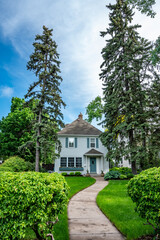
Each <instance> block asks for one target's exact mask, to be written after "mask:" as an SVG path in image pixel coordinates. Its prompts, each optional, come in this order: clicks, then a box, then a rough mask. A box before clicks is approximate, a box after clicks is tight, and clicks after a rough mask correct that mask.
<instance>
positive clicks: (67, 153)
mask: <svg viewBox="0 0 160 240" xmlns="http://www.w3.org/2000/svg"><path fill="white" fill-rule="evenodd" d="M66 137H74V138H75V137H76V138H77V148H75V147H68V148H66ZM66 137H64V136H63V137H62V136H59V140H60V141H61V144H62V150H61V153H60V157H67V158H68V157H74V158H76V157H81V158H82V167H83V168H84V170H83V171H82V174H86V172H87V169H88V170H89V172H90V157H89V156H85V155H84V154H85V153H87V152H88V151H89V150H91V148H87V138H88V137H89V138H92V137H93V138H94V137H95V136H66ZM94 149H96V150H97V151H99V152H101V153H103V156H104V157H101V156H93V157H96V168H97V174H100V173H101V170H103V172H108V171H109V163H108V162H107V161H106V160H105V159H104V158H105V156H106V153H107V149H106V148H105V147H104V146H103V145H102V143H101V141H100V139H99V147H98V148H96V147H95V148H94ZM59 167H60V158H59V159H56V160H55V171H56V172H61V171H59ZM62 172H64V171H62ZM67 172H68V171H67ZM71 172H73V171H71Z"/></svg>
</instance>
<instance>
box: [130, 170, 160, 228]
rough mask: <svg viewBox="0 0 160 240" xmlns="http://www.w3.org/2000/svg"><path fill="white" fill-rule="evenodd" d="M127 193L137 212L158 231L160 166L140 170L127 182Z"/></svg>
mask: <svg viewBox="0 0 160 240" xmlns="http://www.w3.org/2000/svg"><path fill="white" fill-rule="evenodd" d="M128 193H129V196H130V197H131V198H132V201H133V202H135V203H136V211H137V212H138V214H139V215H140V216H141V217H142V218H145V219H146V220H147V222H148V223H149V224H151V225H152V226H153V227H154V229H155V230H156V232H159V231H160V168H150V169H147V170H145V171H142V172H141V173H140V174H139V175H137V176H135V177H134V178H132V179H131V180H130V181H129V183H128Z"/></svg>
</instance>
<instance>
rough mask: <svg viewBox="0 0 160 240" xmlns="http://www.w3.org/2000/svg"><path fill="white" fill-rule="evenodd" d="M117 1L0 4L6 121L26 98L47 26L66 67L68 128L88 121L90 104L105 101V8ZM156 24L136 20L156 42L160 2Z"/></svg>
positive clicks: (0, 108) (3, 0) (0, 106)
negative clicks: (30, 67) (14, 101)
mask: <svg viewBox="0 0 160 240" xmlns="http://www.w3.org/2000/svg"><path fill="white" fill-rule="evenodd" d="M157 1H158V0H157ZM110 2H112V3H114V2H115V1H114V0H112V1H111V0H23V1H22V0H14V1H13V0H0V119H1V118H2V116H7V114H8V113H9V112H10V105H11V98H12V97H20V98H23V96H24V94H26V92H27V89H28V87H29V85H30V84H31V83H32V82H33V80H34V75H33V74H32V73H31V72H29V71H27V69H26V64H27V62H28V60H29V56H30V55H31V53H32V52H33V47H32V43H33V41H34V38H35V35H36V34H41V33H42V26H43V25H45V26H46V27H48V28H53V29H54V31H53V38H54V40H55V41H56V43H57V45H58V53H59V54H60V61H61V76H62V78H63V83H62V84H61V90H62V98H63V100H64V102H65V103H66V104H67V106H66V108H65V110H63V114H64V121H65V123H70V122H72V121H73V120H75V119H76V118H77V116H78V114H79V113H80V112H82V113H83V114H84V115H85V112H86V109H85V108H86V107H87V105H88V103H89V102H90V101H91V100H93V99H94V98H95V97H96V96H97V95H102V86H101V81H100V80H99V73H100V64H101V63H102V58H101V49H102V48H103V47H104V45H105V40H104V39H103V38H101V37H100V31H103V30H105V29H106V28H107V27H108V10H107V8H106V7H105V5H107V4H109V3H110ZM154 9H155V11H156V12H157V15H156V17H155V19H151V18H149V17H146V16H144V15H141V14H140V13H137V14H136V15H135V18H134V22H135V23H139V24H141V25H142V28H141V30H140V34H141V35H142V36H143V37H146V38H148V39H150V40H152V41H154V40H155V39H156V38H157V37H158V36H159V35H160V28H159V22H160V21H159V19H160V2H158V3H157V4H156V6H155V8H154Z"/></svg>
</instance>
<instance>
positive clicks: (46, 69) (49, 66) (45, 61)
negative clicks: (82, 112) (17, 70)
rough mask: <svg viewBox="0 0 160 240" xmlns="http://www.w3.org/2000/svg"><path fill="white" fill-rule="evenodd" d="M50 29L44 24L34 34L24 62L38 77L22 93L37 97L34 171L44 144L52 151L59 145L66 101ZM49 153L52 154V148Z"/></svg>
mask: <svg viewBox="0 0 160 240" xmlns="http://www.w3.org/2000/svg"><path fill="white" fill-rule="evenodd" d="M52 31H53V30H52V29H48V28H47V27H45V26H43V34H42V35H36V37H35V42H34V43H33V47H34V52H33V53H32V55H31V56H30V60H29V61H28V63H27V69H28V70H30V71H33V72H34V74H35V75H36V77H37V81H35V82H34V83H33V84H32V85H30V87H29V89H28V92H27V94H26V95H25V97H26V98H29V101H32V100H33V99H36V100H37V106H36V108H35V114H36V116H37V120H36V123H35V126H34V129H35V133H36V166H35V170H36V171H39V162H40V154H43V153H44V152H46V151H44V148H45V146H48V148H49V149H50V150H51V149H54V148H55V146H56V144H59V141H58V137H57V131H58V127H59V126H61V127H63V115H62V112H61V107H62V106H65V103H64V102H63V100H62V97H61V90H60V88H59V86H60V83H61V82H62V78H61V76H60V61H59V55H58V53H57V44H56V42H55V41H53V39H52ZM49 149H48V150H49ZM52 153H53V154H54V151H52ZM48 154H49V153H48Z"/></svg>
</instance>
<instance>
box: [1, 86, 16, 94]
mask: <svg viewBox="0 0 160 240" xmlns="http://www.w3.org/2000/svg"><path fill="white" fill-rule="evenodd" d="M13 92H14V90H13V88H11V87H7V86H5V87H0V96H1V97H12V96H13Z"/></svg>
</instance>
